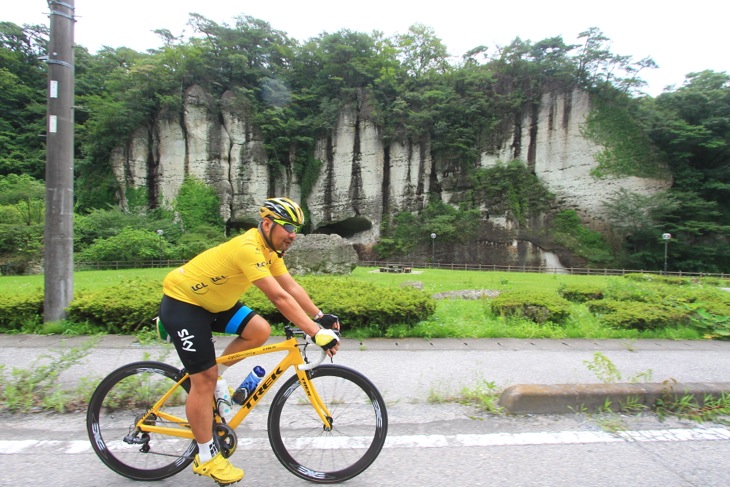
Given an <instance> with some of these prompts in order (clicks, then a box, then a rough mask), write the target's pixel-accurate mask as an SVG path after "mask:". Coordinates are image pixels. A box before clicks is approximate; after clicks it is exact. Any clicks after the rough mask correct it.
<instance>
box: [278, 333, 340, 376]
mask: <svg viewBox="0 0 730 487" xmlns="http://www.w3.org/2000/svg"><path fill="white" fill-rule="evenodd" d="M284 332H285V333H286V338H287V339H291V338H293V337H295V336H300V337H304V342H305V344H304V348H303V349H302V355H303V356H304V360H305V361H306V362H307V363H305V364H302V365H299V366H298V367H297V368H298V369H299V370H312V369H313V368H315V367H316V366H318V365H319V364H321V363H322V362H324V359H325V358H327V352H326V351H325V350H324V349H323V348H322V347H320V346H319V345H317V344H316V343H314V340H312V337H310V336H309V335H307V334H306V333H304V331H302V329H301V328H299V327H297V326H294V325H286V326H284ZM338 335H339V333H338Z"/></svg>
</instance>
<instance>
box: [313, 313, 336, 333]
mask: <svg viewBox="0 0 730 487" xmlns="http://www.w3.org/2000/svg"><path fill="white" fill-rule="evenodd" d="M314 322H315V323H317V324H319V325H320V326H321V327H322V328H327V329H328V330H339V329H340V318H339V317H338V316H337V315H333V314H323V315H322V316H320V317H319V318H317V319H316V320H314Z"/></svg>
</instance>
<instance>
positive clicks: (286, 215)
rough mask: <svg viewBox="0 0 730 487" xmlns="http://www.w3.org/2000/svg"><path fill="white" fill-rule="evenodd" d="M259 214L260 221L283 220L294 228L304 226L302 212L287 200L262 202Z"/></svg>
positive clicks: (277, 199)
mask: <svg viewBox="0 0 730 487" xmlns="http://www.w3.org/2000/svg"><path fill="white" fill-rule="evenodd" d="M259 213H260V214H261V218H262V219H264V218H272V219H276V220H283V221H285V222H287V223H292V224H294V225H296V226H301V225H303V224H304V212H303V211H302V209H301V208H300V207H299V205H298V204H296V203H295V202H293V201H292V200H290V199H289V198H268V199H267V200H266V201H264V204H263V205H262V206H261V209H260V210H259Z"/></svg>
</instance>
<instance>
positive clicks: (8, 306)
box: [0, 291, 43, 332]
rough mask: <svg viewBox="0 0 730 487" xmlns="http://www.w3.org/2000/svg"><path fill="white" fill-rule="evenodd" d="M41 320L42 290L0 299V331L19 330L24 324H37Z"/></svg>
mask: <svg viewBox="0 0 730 487" xmlns="http://www.w3.org/2000/svg"><path fill="white" fill-rule="evenodd" d="M42 320H43V291H38V292H34V293H31V294H18V295H13V294H11V295H9V296H3V299H0V331H3V332H11V331H21V330H22V329H23V328H24V326H25V325H26V324H28V323H33V324H39V323H41V321H42Z"/></svg>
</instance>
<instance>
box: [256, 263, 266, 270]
mask: <svg viewBox="0 0 730 487" xmlns="http://www.w3.org/2000/svg"><path fill="white" fill-rule="evenodd" d="M256 268H257V269H258V270H260V271H261V270H264V269H265V268H266V262H257V263H256Z"/></svg>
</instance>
